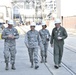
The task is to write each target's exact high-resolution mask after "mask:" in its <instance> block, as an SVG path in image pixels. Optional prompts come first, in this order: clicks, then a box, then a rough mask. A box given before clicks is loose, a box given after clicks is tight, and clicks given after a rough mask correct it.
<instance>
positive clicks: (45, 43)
mask: <svg viewBox="0 0 76 75" xmlns="http://www.w3.org/2000/svg"><path fill="white" fill-rule="evenodd" d="M46 27H47V26H46V23H45V22H42V29H41V30H40V31H39V34H40V36H41V39H42V43H43V46H44V52H43V50H41V63H42V62H43V61H44V62H47V50H48V45H49V40H50V33H49V31H48V30H47V29H46ZM43 54H44V55H43Z"/></svg>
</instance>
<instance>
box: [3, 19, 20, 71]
mask: <svg viewBox="0 0 76 75" xmlns="http://www.w3.org/2000/svg"><path fill="white" fill-rule="evenodd" d="M18 38H19V34H18V32H17V30H16V29H15V28H14V27H13V21H12V20H9V21H8V27H7V28H5V29H4V30H3V32H2V39H5V42H4V58H5V63H6V68H5V69H6V70H8V69H9V65H8V63H9V56H10V61H11V64H12V67H11V69H13V70H15V66H14V64H15V54H16V42H15V39H18ZM9 53H10V54H9Z"/></svg>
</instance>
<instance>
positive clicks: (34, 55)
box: [28, 48, 38, 65]
mask: <svg viewBox="0 0 76 75" xmlns="http://www.w3.org/2000/svg"><path fill="white" fill-rule="evenodd" d="M28 53H29V58H30V62H31V63H33V62H34V63H35V65H38V48H28Z"/></svg>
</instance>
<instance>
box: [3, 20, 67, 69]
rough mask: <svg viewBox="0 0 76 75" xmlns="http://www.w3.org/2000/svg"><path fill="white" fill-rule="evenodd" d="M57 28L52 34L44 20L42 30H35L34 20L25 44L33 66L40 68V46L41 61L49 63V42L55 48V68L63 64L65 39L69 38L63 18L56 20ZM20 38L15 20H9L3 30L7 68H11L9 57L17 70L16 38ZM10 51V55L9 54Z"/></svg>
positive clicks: (13, 67)
mask: <svg viewBox="0 0 76 75" xmlns="http://www.w3.org/2000/svg"><path fill="white" fill-rule="evenodd" d="M54 23H55V28H54V29H53V30H52V34H51V35H50V32H49V30H48V29H46V28H47V25H46V23H45V22H42V29H41V30H40V31H37V30H35V27H36V23H35V22H32V23H31V25H30V30H29V31H28V32H27V33H26V34H25V45H26V47H27V48H28V54H29V59H30V62H31V68H33V67H34V65H35V69H38V68H39V64H38V63H39V60H38V50H39V46H40V53H41V63H47V51H48V46H49V42H50V44H51V47H53V48H54V62H55V66H54V67H55V68H56V69H58V68H59V67H60V66H61V60H62V55H63V46H64V39H65V38H67V32H66V30H65V28H63V27H62V26H61V20H60V19H56V20H55V22H54ZM18 38H19V34H18V31H17V30H16V29H15V28H14V27H13V21H12V20H9V21H8V27H7V28H5V29H4V30H3V32H2V39H5V41H4V58H5V63H6V67H5V69H6V70H9V57H10V61H11V65H12V66H11V69H13V70H15V69H16V68H15V55H16V41H15V40H16V39H18ZM9 53H10V55H9Z"/></svg>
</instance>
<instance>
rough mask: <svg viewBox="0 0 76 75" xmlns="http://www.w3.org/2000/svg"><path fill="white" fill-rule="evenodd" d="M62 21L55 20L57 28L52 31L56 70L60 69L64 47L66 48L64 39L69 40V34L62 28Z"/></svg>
mask: <svg viewBox="0 0 76 75" xmlns="http://www.w3.org/2000/svg"><path fill="white" fill-rule="evenodd" d="M60 24H61V21H60V19H56V20H55V26H56V27H55V28H54V29H53V30H52V36H51V41H50V43H51V46H53V43H54V62H55V66H54V67H55V68H57V69H58V68H59V67H60V66H61V65H60V64H61V59H62V55H63V46H64V39H66V38H67V32H66V30H65V29H64V28H63V27H62V26H60Z"/></svg>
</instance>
